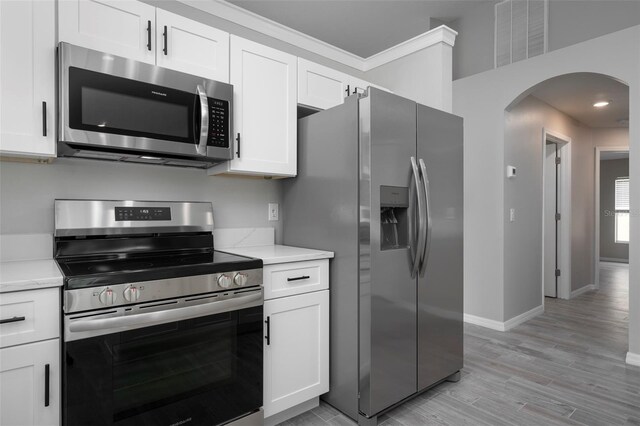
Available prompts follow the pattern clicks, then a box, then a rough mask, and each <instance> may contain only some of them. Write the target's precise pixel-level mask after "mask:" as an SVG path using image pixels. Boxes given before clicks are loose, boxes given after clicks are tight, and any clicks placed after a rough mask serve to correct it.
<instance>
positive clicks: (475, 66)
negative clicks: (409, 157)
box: [447, 0, 640, 79]
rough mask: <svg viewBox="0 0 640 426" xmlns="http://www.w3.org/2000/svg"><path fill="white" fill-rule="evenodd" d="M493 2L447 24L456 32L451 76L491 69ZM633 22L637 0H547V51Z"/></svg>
mask: <svg viewBox="0 0 640 426" xmlns="http://www.w3.org/2000/svg"><path fill="white" fill-rule="evenodd" d="M496 2H497V1H496ZM496 2H491V3H485V2H482V3H480V4H478V5H477V6H475V7H473V8H469V9H467V10H466V11H465V12H464V14H463V15H462V16H461V17H460V18H458V19H457V20H455V21H453V22H451V23H450V24H447V25H449V26H450V27H451V28H453V29H454V30H456V31H458V33H459V35H458V38H457V39H456V45H455V47H454V50H453V52H454V53H453V55H454V56H453V58H454V59H453V78H454V79H458V78H464V77H467V76H470V75H473V74H476V73H479V72H482V71H487V70H490V69H492V68H493V64H494V62H493V48H494V4H495V3H496ZM634 25H640V1H635V0H631V1H629V0H550V1H549V32H548V45H549V51H553V50H556V49H560V48H563V47H566V46H570V45H573V44H576V43H580V42H583V41H586V40H590V39H593V38H595V37H600V36H602V35H605V34H609V33H612V32H615V31H619V30H622V29H624V28H628V27H632V26H634Z"/></svg>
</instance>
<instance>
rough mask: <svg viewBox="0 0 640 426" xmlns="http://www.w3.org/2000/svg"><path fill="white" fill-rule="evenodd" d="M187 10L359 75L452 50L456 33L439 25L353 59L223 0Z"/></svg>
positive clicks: (195, 0) (198, 2)
mask: <svg viewBox="0 0 640 426" xmlns="http://www.w3.org/2000/svg"><path fill="white" fill-rule="evenodd" d="M178 1H179V2H180V3H183V4H185V5H187V6H190V7H193V8H195V9H198V10H201V11H203V12H206V13H209V14H211V15H215V16H217V17H219V18H222V19H225V20H227V21H230V22H233V23H234V24H237V25H241V26H243V27H246V28H249V29H251V30H254V31H257V32H259V33H261V34H264V35H266V36H269V37H273V38H275V39H277V40H280V41H283V42H285V43H289V44H291V45H293V46H296V47H298V48H301V49H304V50H308V51H309V52H312V53H315V54H317V55H320V56H323V57H325V58H327V59H331V60H333V61H335V62H338V63H341V64H343V65H346V66H348V67H351V68H355V69H357V70H359V71H369V70H371V69H373V68H376V67H379V66H381V65H384V64H386V63H389V62H391V61H395V60H396V59H399V58H402V57H403V56H406V55H409V54H411V53H414V52H417V51H419V50H422V49H424V48H426V47H429V46H432V45H434V44H437V43H445V44H448V45H450V46H453V45H454V43H455V39H456V36H457V35H458V33H457V32H456V31H454V30H452V29H451V28H449V27H447V26H445V25H442V26H440V27H438V28H434V29H432V30H429V31H427V32H425V33H423V34H420V35H418V36H416V37H414V38H412V39H410V40H407V41H404V42H402V43H399V44H397V45H396V46H393V47H390V48H389V49H386V50H384V51H382V52H380V53H377V54H375V55H372V56H370V57H368V58H363V57H361V56H358V55H355V54H353V53H351V52H347V51H346V50H344V49H340V48H339V47H336V46H334V45H332V44H329V43H327V42H324V41H322V40H318V39H317V38H315V37H311V36H310V35H307V34H304V33H302V32H300V31H297V30H294V29H293V28H290V27H287V26H285V25H282V24H279V23H277V22H275V21H272V20H271V19H268V18H265V17H264V16H260V15H258V14H256V13H253V12H251V11H249V10H246V9H243V8H241V7H240V6H236V5H234V4H232V3H229V2H227V1H225V0H178Z"/></svg>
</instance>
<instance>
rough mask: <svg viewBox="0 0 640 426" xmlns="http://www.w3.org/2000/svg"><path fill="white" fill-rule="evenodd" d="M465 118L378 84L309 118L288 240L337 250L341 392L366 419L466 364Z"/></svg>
mask: <svg viewBox="0 0 640 426" xmlns="http://www.w3.org/2000/svg"><path fill="white" fill-rule="evenodd" d="M462 133H463V131H462V119H461V118H460V117H457V116H454V115H452V114H448V113H446V112H443V111H440V110H436V109H433V108H429V107H426V106H423V105H420V104H416V103H415V102H413V101H411V100H408V99H405V98H402V97H400V96H396V95H394V94H391V93H387V92H384V91H381V90H377V89H374V88H369V89H368V92H367V94H365V95H364V96H351V97H349V98H347V99H346V100H345V102H344V104H342V105H339V106H336V107H334V108H331V109H328V110H325V111H321V112H317V113H315V114H313V115H310V116H308V117H305V118H302V119H300V120H298V176H297V177H296V178H295V179H291V180H288V181H286V182H284V183H283V185H284V189H283V191H284V194H283V197H284V209H283V223H284V243H285V244H287V245H293V246H301V247H312V248H318V249H325V250H331V251H334V252H335V258H334V259H333V260H332V261H331V264H330V284H329V285H330V297H331V305H330V318H331V320H330V324H331V325H330V330H331V334H330V336H331V337H330V345H331V348H330V354H331V356H330V370H331V372H330V391H329V392H328V393H327V394H325V395H324V396H323V399H324V400H325V401H327V402H328V403H329V404H331V405H332V406H334V407H336V408H337V409H339V410H340V411H342V412H343V413H345V414H346V415H348V416H349V417H351V418H353V419H354V420H357V421H359V422H360V423H361V424H373V423H375V422H376V421H377V416H378V415H379V414H381V413H383V412H384V411H386V410H388V409H389V408H391V407H393V406H394V405H396V404H398V403H400V402H402V401H404V400H405V399H407V398H411V397H412V396H415V395H417V394H418V393H420V392H422V391H424V390H425V389H428V388H430V387H432V386H434V385H436V384H437V383H439V382H441V381H443V380H447V379H448V380H456V379H457V378H459V370H460V369H461V368H462V361H463V359H462V358H463V357H462V352H463V351H462V340H463V329H462V303H463V300H462V257H463V252H462V217H463V196H462V185H463V181H462V172H463V169H462Z"/></svg>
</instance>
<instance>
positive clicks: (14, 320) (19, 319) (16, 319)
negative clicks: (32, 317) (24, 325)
mask: <svg viewBox="0 0 640 426" xmlns="http://www.w3.org/2000/svg"><path fill="white" fill-rule="evenodd" d="M25 319H26V318H25V317H13V318H7V319H3V320H0V324H8V323H10V322H18V321H24V320H25Z"/></svg>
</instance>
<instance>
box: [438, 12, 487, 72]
mask: <svg viewBox="0 0 640 426" xmlns="http://www.w3.org/2000/svg"><path fill="white" fill-rule="evenodd" d="M493 5H494V3H490V4H486V3H484V2H478V4H477V5H474V6H469V9H467V10H466V13H465V14H464V15H463V16H461V17H460V18H458V19H456V20H455V21H452V22H450V23H448V24H447V25H448V26H449V27H451V28H452V29H454V30H456V31H457V32H458V36H457V37H456V44H455V46H453V79H454V80H457V79H459V78H463V77H467V76H469V75H473V74H477V73H479V72H482V71H486V70H490V69H492V68H493V65H494V60H493V39H494V27H493V21H494V7H493Z"/></svg>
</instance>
